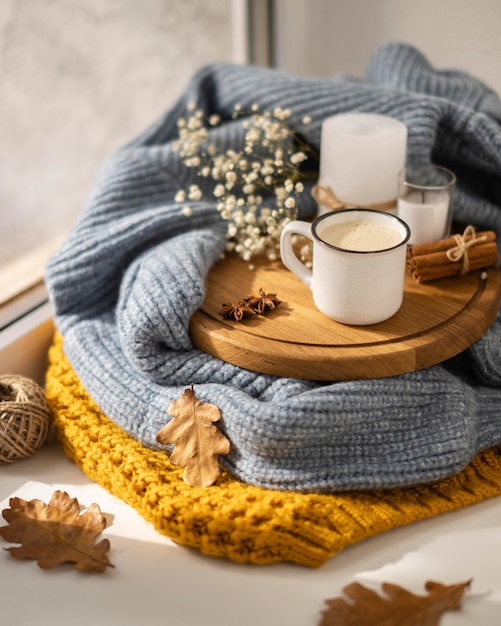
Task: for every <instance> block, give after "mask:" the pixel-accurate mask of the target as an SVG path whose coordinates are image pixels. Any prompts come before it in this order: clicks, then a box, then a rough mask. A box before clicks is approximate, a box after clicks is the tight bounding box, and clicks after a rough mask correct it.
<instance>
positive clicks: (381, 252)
mask: <svg viewBox="0 0 501 626" xmlns="http://www.w3.org/2000/svg"><path fill="white" fill-rule="evenodd" d="M293 235H302V236H304V237H307V238H308V239H311V240H312V241H313V271H311V270H309V269H308V268H307V267H306V266H305V265H304V264H303V263H302V262H301V261H300V260H299V259H298V258H297V256H296V255H295V253H294V250H293V245H292V237H293ZM409 237H410V229H409V227H408V226H407V224H406V223H405V222H404V221H403V220H401V219H399V218H398V217H396V216H395V215H391V214H389V213H384V212H382V211H375V210H372V209H363V208H356V209H342V210H340V211H334V212H331V213H325V214H324V215H321V216H320V217H318V218H317V219H316V220H315V221H314V222H313V223H312V224H310V223H309V222H302V221H298V220H296V221H293V222H290V223H289V224H287V225H286V226H285V228H284V230H283V231H282V235H281V239H280V252H281V256H282V262H283V263H284V265H285V266H286V267H287V268H288V269H289V270H290V271H291V272H293V273H294V274H296V276H297V277H298V278H299V279H300V280H301V281H302V282H303V283H304V284H305V285H306V286H307V287H309V288H310V289H311V291H312V293H313V302H314V303H315V306H316V307H317V309H318V310H319V311H321V312H322V313H323V314H324V315H327V317H330V318H331V319H333V320H335V321H337V322H341V323H343V324H353V325H357V326H361V325H369V324H377V323H378V322H383V321H384V320H387V319H388V318H390V317H391V316H392V315H394V314H395V313H396V312H397V311H398V310H399V308H400V306H401V304H402V300H403V294H404V278H405V266H406V254H407V241H408V240H409Z"/></svg>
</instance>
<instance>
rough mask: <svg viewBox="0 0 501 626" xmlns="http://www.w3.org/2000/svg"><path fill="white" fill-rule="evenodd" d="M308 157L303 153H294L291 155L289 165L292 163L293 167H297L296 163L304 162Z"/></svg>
mask: <svg viewBox="0 0 501 626" xmlns="http://www.w3.org/2000/svg"><path fill="white" fill-rule="evenodd" d="M307 158H308V157H307V156H306V154H305V153H304V152H295V153H294V154H291V157H290V159H291V163H293V164H294V165H297V164H298V163H301V162H302V161H306V159H307Z"/></svg>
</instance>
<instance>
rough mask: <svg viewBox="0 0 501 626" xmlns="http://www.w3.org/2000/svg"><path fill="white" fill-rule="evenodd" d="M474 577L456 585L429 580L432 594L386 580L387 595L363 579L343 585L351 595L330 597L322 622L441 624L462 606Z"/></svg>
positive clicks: (336, 625)
mask: <svg viewBox="0 0 501 626" xmlns="http://www.w3.org/2000/svg"><path fill="white" fill-rule="evenodd" d="M470 584H471V580H468V581H466V582H460V583H456V584H453V585H443V584H442V583H439V582H435V581H432V580H428V581H426V583H425V589H426V591H427V592H428V595H424V596H423V595H420V596H418V595H415V594H413V593H411V592H410V591H407V590H406V589H404V588H403V587H400V586H399V585H394V584H391V583H383V585H382V589H383V592H384V594H385V595H384V596H381V595H379V594H378V593H377V592H375V591H373V590H372V589H368V588H367V587H364V586H363V585H361V584H360V583H352V584H350V585H348V586H346V587H345V588H344V589H343V593H344V595H345V596H346V597H347V598H348V600H346V599H345V598H333V599H329V600H326V604H327V606H328V608H327V609H325V610H324V611H323V613H322V620H321V621H320V623H319V626H355V625H356V626H376V625H377V626H438V625H439V623H440V618H441V616H442V614H443V613H444V612H445V611H457V610H459V609H460V608H461V600H462V598H463V595H464V592H465V591H466V589H467V588H468V587H469V586H470Z"/></svg>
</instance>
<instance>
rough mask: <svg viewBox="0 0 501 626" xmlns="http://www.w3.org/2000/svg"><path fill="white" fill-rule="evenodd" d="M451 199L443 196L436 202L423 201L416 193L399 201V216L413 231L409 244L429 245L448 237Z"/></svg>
mask: <svg viewBox="0 0 501 626" xmlns="http://www.w3.org/2000/svg"><path fill="white" fill-rule="evenodd" d="M448 215H449V197H448V196H447V195H445V194H444V195H443V196H442V197H441V198H437V199H436V200H434V201H423V197H422V194H421V193H420V192H418V191H414V192H412V193H410V194H408V195H407V196H405V198H400V199H399V201H398V216H399V217H400V219H402V220H404V222H406V224H407V225H408V226H409V228H410V229H411V237H410V239H409V243H411V244H415V243H418V244H420V243H428V242H432V241H439V240H440V239H442V238H444V237H447V236H448V230H449V228H448V223H449V220H448Z"/></svg>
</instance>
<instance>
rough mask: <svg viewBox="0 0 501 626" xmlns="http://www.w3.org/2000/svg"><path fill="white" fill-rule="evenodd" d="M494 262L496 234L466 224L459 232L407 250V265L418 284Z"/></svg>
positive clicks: (483, 266)
mask: <svg viewBox="0 0 501 626" xmlns="http://www.w3.org/2000/svg"><path fill="white" fill-rule="evenodd" d="M497 261H498V248H497V244H496V234H495V233H494V232H493V231H490V230H489V231H484V232H481V233H476V232H475V229H474V228H473V226H467V227H466V229H465V231H464V233H463V234H462V235H453V236H452V237H448V238H447V239H441V240H440V241H436V242H433V243H423V244H415V245H413V246H409V248H408V250H407V268H408V269H409V271H410V272H411V274H412V276H413V277H414V279H415V280H417V281H418V282H419V283H424V282H427V281H430V280H437V279H438V278H445V277H446V276H456V275H461V274H465V273H467V272H470V271H473V270H478V269H483V268H487V267H491V266H492V265H495V264H496V263H497Z"/></svg>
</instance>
